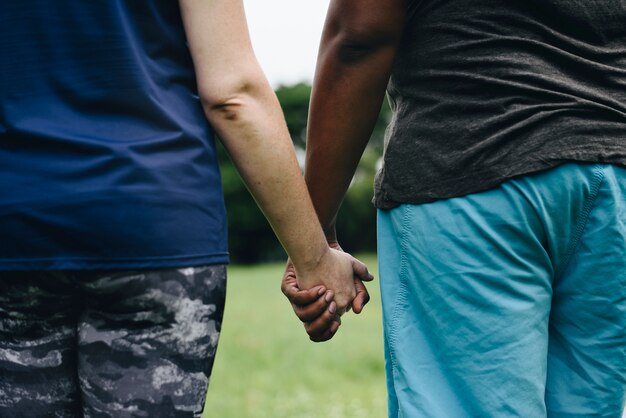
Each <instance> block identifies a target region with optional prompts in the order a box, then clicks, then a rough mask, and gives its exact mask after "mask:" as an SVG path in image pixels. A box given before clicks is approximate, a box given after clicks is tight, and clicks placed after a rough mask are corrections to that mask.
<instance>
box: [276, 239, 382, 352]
mask: <svg viewBox="0 0 626 418" xmlns="http://www.w3.org/2000/svg"><path fill="white" fill-rule="evenodd" d="M329 244H330V245H331V246H332V247H334V248H335V249H338V250H341V247H340V246H339V244H337V243H336V242H333V243H329ZM361 277H362V278H363V280H366V281H369V280H372V276H371V275H369V273H367V274H366V275H365V276H354V287H355V289H356V297H355V298H354V300H352V304H351V307H352V310H353V311H354V312H355V313H357V314H358V313H360V312H361V311H362V310H363V307H364V306H365V305H366V304H367V303H368V302H369V299H370V297H369V294H368V293H367V289H366V288H365V285H364V284H363V281H362V279H361ZM281 290H282V292H283V294H284V295H285V296H286V297H287V299H289V301H290V302H291V306H292V308H293V310H294V312H295V313H296V316H297V317H298V318H299V319H300V320H301V321H302V322H303V323H304V328H305V330H306V332H307V334H308V335H309V337H310V339H311V340H312V341H315V342H320V341H327V340H329V339H331V338H332V337H333V336H334V335H335V333H336V332H337V329H338V328H339V325H340V324H341V320H340V318H339V316H340V315H339V314H338V312H337V306H336V303H335V302H333V297H334V292H333V291H332V290H327V289H326V288H325V287H324V286H315V287H313V288H311V289H308V290H300V288H299V287H298V283H297V280H296V273H295V269H294V268H293V265H292V264H291V263H288V264H287V268H286V270H285V274H284V276H283V280H282V283H281Z"/></svg>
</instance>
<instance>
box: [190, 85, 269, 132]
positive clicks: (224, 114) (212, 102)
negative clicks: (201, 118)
mask: <svg viewBox="0 0 626 418" xmlns="http://www.w3.org/2000/svg"><path fill="white" fill-rule="evenodd" d="M265 89H271V88H270V86H269V84H268V82H267V80H266V79H265V77H264V76H263V75H235V74H233V75H228V76H226V77H223V78H221V79H217V80H211V82H205V83H200V86H199V95H200V102H201V104H202V108H203V110H204V113H205V115H206V116H207V118H208V119H209V121H210V122H211V123H216V122H217V123H220V122H236V121H238V120H240V119H241V118H242V115H243V114H244V112H245V109H246V108H248V107H250V104H251V103H252V102H254V101H255V100H256V99H257V98H258V97H259V96H260V95H261V94H262V93H263V91H264V90H265Z"/></svg>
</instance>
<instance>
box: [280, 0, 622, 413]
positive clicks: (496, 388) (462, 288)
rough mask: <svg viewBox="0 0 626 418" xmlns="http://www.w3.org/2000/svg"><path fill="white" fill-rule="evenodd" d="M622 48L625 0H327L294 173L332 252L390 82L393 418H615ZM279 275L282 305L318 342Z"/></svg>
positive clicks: (322, 314) (385, 234)
mask: <svg viewBox="0 0 626 418" xmlns="http://www.w3.org/2000/svg"><path fill="white" fill-rule="evenodd" d="M625 45H626V4H625V3H624V2H623V1H622V0H601V1H596V2H577V1H561V0H542V1H533V0H530V1H506V2H503V1H502V2H501V1H492V0H331V2H330V8H329V11H328V15H327V18H326V23H325V26H324V31H323V34H322V39H321V44H320V49H319V54H318V63H317V69H316V75H315V80H314V83H313V91H312V98H311V107H310V113H309V126H308V133H307V157H306V165H305V178H306V183H307V186H308V188H309V191H310V193H311V197H312V200H313V204H314V206H315V208H316V211H317V214H318V216H319V219H320V222H321V224H322V227H323V228H324V231H325V232H326V237H327V239H328V240H329V242H333V243H336V242H337V237H336V234H335V219H336V214H337V211H338V210H339V206H340V204H341V200H342V199H343V196H344V194H345V193H346V190H347V188H348V186H349V184H350V180H351V178H352V176H353V174H354V171H355V167H356V165H357V163H358V161H359V159H360V156H361V154H362V152H363V149H364V148H365V146H366V144H367V141H368V140H369V137H370V134H371V132H372V128H373V126H374V122H375V120H376V117H377V115H378V112H379V109H380V106H381V103H382V100H383V97H384V94H385V90H386V92H387V94H388V97H389V101H390V105H391V109H392V111H393V118H392V121H391V123H390V126H389V127H388V129H387V132H386V136H385V151H384V156H383V164H382V168H381V170H380V171H379V173H378V174H377V177H376V181H375V188H374V189H375V190H374V203H375V205H376V207H377V208H378V220H377V221H378V259H379V270H380V275H379V276H380V286H381V296H382V307H383V329H384V343H385V346H384V347H385V367H386V376H387V390H388V401H389V417H393V418H399V417H404V418H457V417H459V418H461V417H494V418H495V417H497V418H503V417H537V418H540V417H549V418H575V417H576V418H578V417H604V418H619V417H621V416H622V411H623V409H624V403H625V396H626V349H625V348H626V333H625V332H624V330H625V329H626V199H625V198H624V196H626V72H625V71H624V69H625V68H626V67H625V65H626V48H625V47H624V46H625ZM339 238H341V237H339ZM295 277H297V274H296V276H295ZM295 277H294V274H293V273H290V272H289V271H288V272H287V273H286V274H285V277H284V278H283V285H282V290H283V292H284V293H285V295H286V296H287V297H288V299H289V300H290V301H291V303H292V305H293V307H294V310H295V313H296V315H298V317H300V319H301V320H303V322H304V323H305V328H306V331H307V333H308V334H309V336H310V337H311V338H312V339H314V340H316V341H323V340H327V339H329V338H332V337H333V335H334V333H331V332H329V330H330V329H335V328H336V327H337V325H336V324H337V321H338V318H337V317H336V316H334V317H333V316H331V315H328V314H327V310H328V302H327V301H325V300H324V298H323V297H318V296H317V295H315V294H314V293H312V292H307V291H303V290H300V289H299V287H298V283H297V281H296V279H295Z"/></svg>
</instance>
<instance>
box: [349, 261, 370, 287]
mask: <svg viewBox="0 0 626 418" xmlns="http://www.w3.org/2000/svg"><path fill="white" fill-rule="evenodd" d="M352 271H353V273H354V276H355V277H356V278H358V279H361V280H363V281H364V282H371V281H372V280H374V276H372V275H371V274H370V272H369V270H368V269H367V266H366V265H365V264H363V263H361V262H360V261H359V260H357V259H356V258H354V257H352Z"/></svg>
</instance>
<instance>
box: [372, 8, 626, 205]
mask: <svg viewBox="0 0 626 418" xmlns="http://www.w3.org/2000/svg"><path fill="white" fill-rule="evenodd" d="M408 8H409V9H408V18H407V22H406V27H405V32H404V36H403V40H402V43H401V45H400V48H399V51H398V54H397V57H396V61H395V63H394V67H393V71H392V76H391V79H390V82H389V86H388V95H389V98H390V101H391V105H392V109H393V111H394V117H393V120H392V122H391V124H390V126H389V128H388V130H387V134H386V138H385V155H384V163H383V168H382V169H381V171H380V172H379V173H378V175H377V179H376V185H375V189H376V190H375V199H374V200H375V204H376V206H377V207H379V208H391V207H394V206H397V205H398V204H401V203H425V202H430V201H434V200H437V199H445V198H449V197H455V196H462V195H466V194H469V193H475V192H479V191H482V190H487V189H489V188H492V187H495V186H497V185H498V184H499V183H501V182H502V181H504V180H507V179H509V178H511V177H514V176H519V175H523V174H529V173H533V172H537V171H540V170H545V169H548V168H552V167H554V166H556V165H559V164H561V163H563V162H566V161H579V162H590V163H591V162H601V163H613V164H619V165H623V166H626V0H506V1H505V0H416V1H409V6H408Z"/></svg>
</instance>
